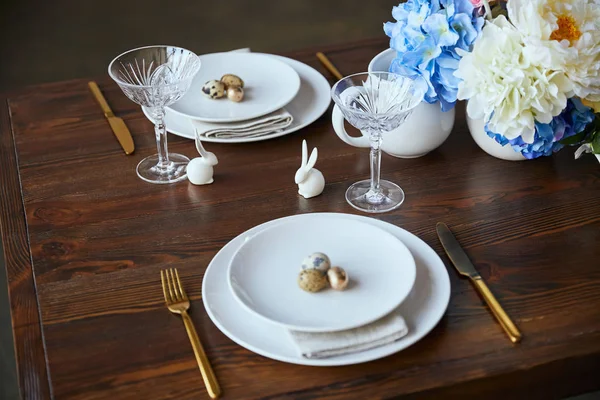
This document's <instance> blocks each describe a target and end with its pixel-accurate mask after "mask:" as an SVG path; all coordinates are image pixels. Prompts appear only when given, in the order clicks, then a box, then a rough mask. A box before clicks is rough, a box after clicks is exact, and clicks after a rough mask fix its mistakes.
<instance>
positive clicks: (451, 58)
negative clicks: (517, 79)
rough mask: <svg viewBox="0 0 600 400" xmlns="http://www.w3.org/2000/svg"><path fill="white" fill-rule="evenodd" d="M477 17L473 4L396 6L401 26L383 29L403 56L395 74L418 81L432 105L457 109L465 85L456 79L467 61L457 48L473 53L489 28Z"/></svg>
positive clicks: (415, 1)
mask: <svg viewBox="0 0 600 400" xmlns="http://www.w3.org/2000/svg"><path fill="white" fill-rule="evenodd" d="M475 14H476V13H474V12H473V5H472V4H471V2H470V0H408V1H407V2H406V3H401V4H400V5H398V6H396V7H394V8H393V9H392V16H393V17H394V19H395V20H396V22H386V23H385V24H384V25H383V29H384V31H385V33H386V35H388V36H389V37H390V47H391V48H392V49H394V50H396V52H397V56H396V58H395V59H394V61H393V62H392V64H391V65H390V72H394V73H397V74H400V75H404V76H407V77H410V78H413V79H415V80H417V82H419V84H420V85H423V86H424V88H425V90H426V92H425V101H427V102H428V103H435V102H437V101H439V102H440V104H441V107H442V110H443V111H447V110H450V109H452V108H453V107H454V104H455V103H456V95H457V93H458V83H459V82H460V79H459V78H457V77H455V76H454V71H456V69H457V68H458V62H459V60H460V58H461V56H460V55H459V54H458V53H457V49H462V50H464V51H470V50H471V46H472V45H473V43H474V42H475V39H477V36H478V35H479V33H480V32H481V28H482V27H483V22H484V20H483V18H482V17H480V16H477V15H475Z"/></svg>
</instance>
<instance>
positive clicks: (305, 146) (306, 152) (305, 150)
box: [301, 140, 308, 167]
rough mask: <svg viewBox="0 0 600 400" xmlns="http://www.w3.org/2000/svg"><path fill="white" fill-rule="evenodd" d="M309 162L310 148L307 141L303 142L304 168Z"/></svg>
mask: <svg viewBox="0 0 600 400" xmlns="http://www.w3.org/2000/svg"><path fill="white" fill-rule="evenodd" d="M307 161H308V146H307V144H306V140H303V141H302V165H301V166H302V167H304V166H305V165H306V162H307Z"/></svg>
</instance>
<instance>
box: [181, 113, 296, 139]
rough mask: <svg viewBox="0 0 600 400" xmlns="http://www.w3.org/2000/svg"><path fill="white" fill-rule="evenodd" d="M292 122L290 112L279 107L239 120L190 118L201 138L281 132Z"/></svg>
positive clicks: (251, 135) (245, 136) (252, 135)
mask: <svg viewBox="0 0 600 400" xmlns="http://www.w3.org/2000/svg"><path fill="white" fill-rule="evenodd" d="M292 122H294V117H293V116H292V114H290V113H289V112H287V111H286V110H285V109H284V108H281V109H279V110H277V111H275V112H272V113H271V114H267V115H264V116H262V117H258V118H254V119H250V120H247V121H241V122H230V123H225V124H214V123H210V122H202V121H195V120H192V125H193V126H194V129H195V131H196V134H197V135H199V136H200V139H202V138H218V139H234V138H255V137H260V136H266V135H271V134H273V133H277V132H281V131H282V130H283V129H285V128H287V127H288V126H290V125H291V124H292Z"/></svg>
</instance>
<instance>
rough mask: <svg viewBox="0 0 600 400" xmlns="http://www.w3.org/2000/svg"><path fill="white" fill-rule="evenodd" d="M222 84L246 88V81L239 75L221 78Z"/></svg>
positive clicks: (226, 75) (227, 75)
mask: <svg viewBox="0 0 600 400" xmlns="http://www.w3.org/2000/svg"><path fill="white" fill-rule="evenodd" d="M221 82H223V83H224V84H225V86H226V87H228V88H230V87H241V88H243V87H244V81H243V80H242V78H240V77H239V76H237V75H234V74H225V75H223V76H222V77H221Z"/></svg>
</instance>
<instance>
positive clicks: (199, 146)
mask: <svg viewBox="0 0 600 400" xmlns="http://www.w3.org/2000/svg"><path fill="white" fill-rule="evenodd" d="M198 136H199V135H198V134H196V150H198V153H200V155H201V156H202V157H206V154H207V152H206V150H205V149H204V146H202V142H201V141H200V138H199V137H198Z"/></svg>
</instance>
